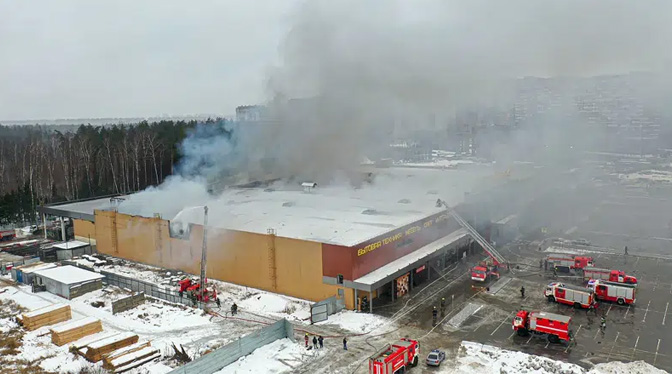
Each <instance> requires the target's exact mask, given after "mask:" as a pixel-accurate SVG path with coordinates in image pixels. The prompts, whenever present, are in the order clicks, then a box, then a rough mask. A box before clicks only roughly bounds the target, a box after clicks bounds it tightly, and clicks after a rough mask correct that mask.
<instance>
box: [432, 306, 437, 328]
mask: <svg viewBox="0 0 672 374" xmlns="http://www.w3.org/2000/svg"><path fill="white" fill-rule="evenodd" d="M438 315H439V311H438V310H436V307H434V309H432V326H436V317H437V316H438Z"/></svg>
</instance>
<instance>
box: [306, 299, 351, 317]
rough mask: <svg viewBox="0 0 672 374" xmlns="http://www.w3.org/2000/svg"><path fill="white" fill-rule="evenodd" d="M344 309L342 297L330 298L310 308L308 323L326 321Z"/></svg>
mask: <svg viewBox="0 0 672 374" xmlns="http://www.w3.org/2000/svg"><path fill="white" fill-rule="evenodd" d="M343 309H345V300H344V298H343V296H332V297H329V298H326V299H324V300H322V301H318V302H316V303H315V304H313V305H311V306H310V323H317V322H322V321H326V320H327V319H328V318H329V316H330V315H332V314H336V313H338V312H340V311H341V310H343Z"/></svg>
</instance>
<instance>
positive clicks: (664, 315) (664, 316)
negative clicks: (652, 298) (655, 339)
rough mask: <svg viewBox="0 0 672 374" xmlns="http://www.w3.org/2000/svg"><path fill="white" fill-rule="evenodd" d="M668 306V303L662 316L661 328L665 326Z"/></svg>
mask: <svg viewBox="0 0 672 374" xmlns="http://www.w3.org/2000/svg"><path fill="white" fill-rule="evenodd" d="M669 306H670V303H669V302H668V303H667V304H666V305H665V314H663V326H665V318H667V308H668V307H669Z"/></svg>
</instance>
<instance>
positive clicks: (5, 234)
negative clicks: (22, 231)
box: [0, 230, 16, 242]
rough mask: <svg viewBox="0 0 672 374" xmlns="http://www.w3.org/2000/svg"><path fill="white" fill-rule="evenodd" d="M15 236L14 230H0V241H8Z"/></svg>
mask: <svg viewBox="0 0 672 374" xmlns="http://www.w3.org/2000/svg"><path fill="white" fill-rule="evenodd" d="M14 238H16V232H14V230H0V242H4V241H10V240H12V239H14Z"/></svg>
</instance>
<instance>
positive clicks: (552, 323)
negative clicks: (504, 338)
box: [513, 310, 572, 343]
mask: <svg viewBox="0 0 672 374" xmlns="http://www.w3.org/2000/svg"><path fill="white" fill-rule="evenodd" d="M571 321H572V317H569V316H563V315H560V314H555V313H547V312H529V311H527V310H521V311H519V312H518V314H516V316H515V317H514V318H513V330H514V331H516V332H517V333H518V335H519V336H527V335H528V334H532V335H533V336H535V335H536V336H539V337H546V338H547V339H548V340H549V341H550V342H552V343H557V342H559V341H561V340H563V341H565V342H569V341H570V340H571V339H572V332H571V331H570V330H569V323H570V322H571Z"/></svg>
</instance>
